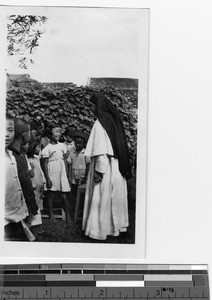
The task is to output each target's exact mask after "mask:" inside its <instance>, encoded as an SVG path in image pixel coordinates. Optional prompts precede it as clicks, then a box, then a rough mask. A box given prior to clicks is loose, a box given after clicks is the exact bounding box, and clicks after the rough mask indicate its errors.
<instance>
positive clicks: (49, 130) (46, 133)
mask: <svg viewBox="0 0 212 300" xmlns="http://www.w3.org/2000/svg"><path fill="white" fill-rule="evenodd" d="M56 127H60V126H59V125H56V124H49V125H48V126H47V127H46V129H45V130H44V136H47V137H48V138H49V139H51V138H52V129H53V128H56Z"/></svg>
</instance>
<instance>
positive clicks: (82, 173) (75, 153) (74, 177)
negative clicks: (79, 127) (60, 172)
mask: <svg viewBox="0 0 212 300" xmlns="http://www.w3.org/2000/svg"><path fill="white" fill-rule="evenodd" d="M73 136H74V144H75V147H74V148H72V149H71V152H70V154H69V157H68V158H67V162H68V165H69V171H68V177H69V183H70V184H71V191H72V196H73V199H74V200H75V199H76V195H77V189H78V186H79V185H81V184H84V183H85V182H86V179H87V173H88V168H89V162H90V160H89V158H88V157H85V144H86V141H87V139H88V135H87V134H86V133H84V132H82V131H75V132H74V133H73Z"/></svg>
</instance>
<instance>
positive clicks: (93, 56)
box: [6, 7, 147, 85]
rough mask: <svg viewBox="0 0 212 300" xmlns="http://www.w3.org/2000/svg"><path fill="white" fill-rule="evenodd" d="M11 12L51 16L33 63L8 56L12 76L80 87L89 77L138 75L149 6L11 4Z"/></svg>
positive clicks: (135, 76)
mask: <svg viewBox="0 0 212 300" xmlns="http://www.w3.org/2000/svg"><path fill="white" fill-rule="evenodd" d="M7 14H32V15H45V16H47V17H48V20H47V22H46V24H45V25H44V27H43V29H44V31H45V32H44V33H43V35H42V37H41V39H40V41H39V47H38V48H37V49H36V51H35V53H34V55H33V57H32V58H33V60H34V62H35V63H34V65H31V66H30V67H29V68H28V70H21V69H20V68H18V67H17V64H15V63H14V62H12V61H11V59H8V58H7V63H6V69H7V72H8V73H9V74H21V73H28V74H30V76H31V77H32V78H33V79H36V80H38V81H40V82H73V83H75V84H77V85H86V84H87V83H88V78H89V77H121V78H124V77H126V78H138V77H139V72H140V66H139V62H140V61H141V59H140V56H141V47H142V46H141V39H142V36H143V30H146V27H145V26H142V22H145V21H146V17H147V11H146V10H144V9H121V8H117V9H116V8H74V7H65V8H63V7H57V8H53V7H31V8H22V9H20V8H19V9H17V8H16V9H15V8H14V9H12V8H10V10H9V11H8V12H7Z"/></svg>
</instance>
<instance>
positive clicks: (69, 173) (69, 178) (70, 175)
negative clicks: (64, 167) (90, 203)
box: [68, 164, 72, 185]
mask: <svg viewBox="0 0 212 300" xmlns="http://www.w3.org/2000/svg"><path fill="white" fill-rule="evenodd" d="M68 181H69V184H70V185H71V181H72V164H68Z"/></svg>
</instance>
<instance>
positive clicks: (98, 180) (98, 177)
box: [93, 171, 103, 183]
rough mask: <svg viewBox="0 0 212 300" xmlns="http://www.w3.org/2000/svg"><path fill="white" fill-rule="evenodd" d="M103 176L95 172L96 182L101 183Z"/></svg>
mask: <svg viewBox="0 0 212 300" xmlns="http://www.w3.org/2000/svg"><path fill="white" fill-rule="evenodd" d="M102 177H103V174H102V173H100V172H97V171H94V179H93V180H94V182H95V183H99V182H101V181H102Z"/></svg>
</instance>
